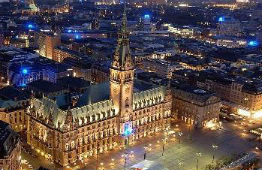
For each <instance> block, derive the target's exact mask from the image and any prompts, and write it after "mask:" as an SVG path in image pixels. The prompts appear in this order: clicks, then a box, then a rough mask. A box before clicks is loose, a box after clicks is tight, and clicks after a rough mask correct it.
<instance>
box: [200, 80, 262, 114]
mask: <svg viewBox="0 0 262 170" xmlns="http://www.w3.org/2000/svg"><path fill="white" fill-rule="evenodd" d="M204 79H205V80H204V81H202V80H201V81H198V82H197V84H198V86H199V87H201V88H205V89H207V90H209V91H213V92H216V95H217V96H218V97H220V98H221V99H222V100H224V101H223V107H225V109H227V110H229V111H230V112H235V113H239V114H241V115H244V116H252V115H254V116H256V114H259V113H260V112H261V109H262V90H261V89H262V88H261V84H260V83H259V82H256V80H255V79H254V80H253V81H240V80H234V79H232V78H231V79H230V78H227V77H220V76H214V75H210V76H206V77H205V78H204Z"/></svg>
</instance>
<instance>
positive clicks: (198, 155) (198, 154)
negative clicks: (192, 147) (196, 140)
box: [196, 152, 202, 170]
mask: <svg viewBox="0 0 262 170" xmlns="http://www.w3.org/2000/svg"><path fill="white" fill-rule="evenodd" d="M201 156H202V153H201V152H197V153H196V161H197V162H196V170H198V157H201Z"/></svg>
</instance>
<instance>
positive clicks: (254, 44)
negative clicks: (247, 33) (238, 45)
mask: <svg viewBox="0 0 262 170" xmlns="http://www.w3.org/2000/svg"><path fill="white" fill-rule="evenodd" d="M248 45H249V46H251V47H256V46H258V42H257V41H249V42H248Z"/></svg>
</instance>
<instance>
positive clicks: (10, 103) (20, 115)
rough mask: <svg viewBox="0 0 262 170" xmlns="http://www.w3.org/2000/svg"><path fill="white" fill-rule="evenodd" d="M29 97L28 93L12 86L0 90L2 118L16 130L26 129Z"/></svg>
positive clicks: (0, 117) (0, 113) (0, 116)
mask: <svg viewBox="0 0 262 170" xmlns="http://www.w3.org/2000/svg"><path fill="white" fill-rule="evenodd" d="M15 95H16V96H15ZM14 96H15V97H14ZM29 97H30V96H29V94H28V93H26V92H23V91H22V90H18V89H16V88H14V87H12V86H7V87H4V88H2V89H1V90H0V105H1V106H0V120H2V121H4V122H6V123H8V124H10V126H11V128H12V129H13V130H14V131H16V132H20V131H22V130H24V129H25V124H26V118H25V112H26V108H27V107H28V104H29Z"/></svg>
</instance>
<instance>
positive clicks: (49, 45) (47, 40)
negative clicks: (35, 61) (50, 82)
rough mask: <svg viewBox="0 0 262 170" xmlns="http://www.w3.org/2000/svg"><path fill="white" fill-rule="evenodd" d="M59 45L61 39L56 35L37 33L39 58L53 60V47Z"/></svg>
mask: <svg viewBox="0 0 262 170" xmlns="http://www.w3.org/2000/svg"><path fill="white" fill-rule="evenodd" d="M60 44H61V37H60V35H59V34H56V33H54V34H53V33H39V35H38V45H39V54H40V55H41V56H44V57H47V58H49V59H53V58H54V55H55V47H57V46H59V45H60Z"/></svg>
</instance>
